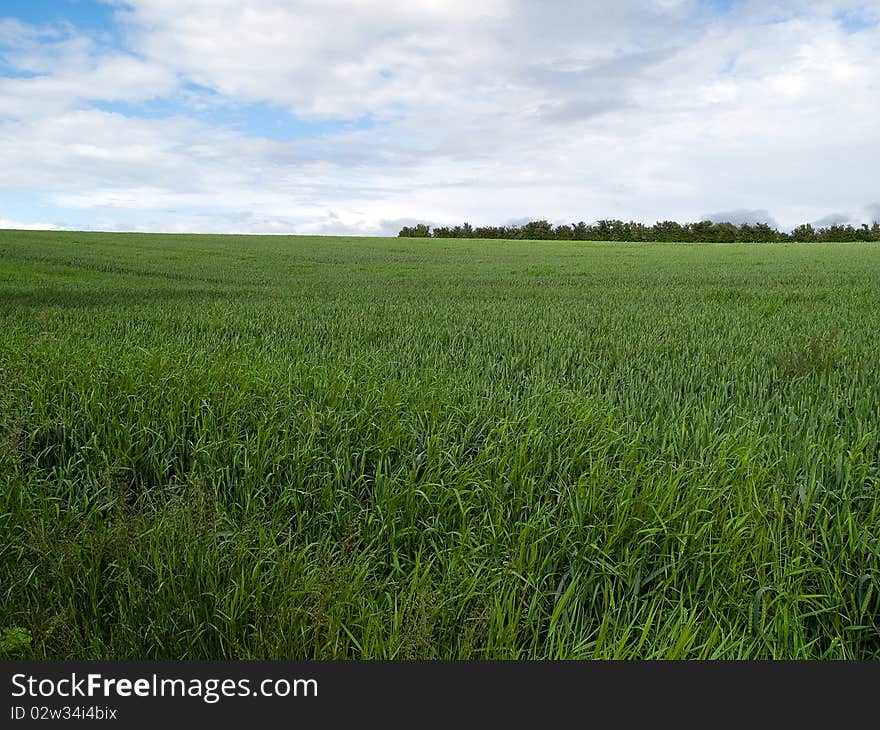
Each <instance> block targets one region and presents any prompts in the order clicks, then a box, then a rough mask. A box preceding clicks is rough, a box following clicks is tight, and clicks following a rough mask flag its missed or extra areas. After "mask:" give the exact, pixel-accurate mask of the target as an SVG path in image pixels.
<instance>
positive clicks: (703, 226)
mask: <svg viewBox="0 0 880 730" xmlns="http://www.w3.org/2000/svg"><path fill="white" fill-rule="evenodd" d="M398 236H400V237H401V238H404V237H406V238H506V239H521V240H555V241H680V242H718V243H736V242H738V241H742V242H750V243H751V242H764V243H773V242H782V241H817V242H835V243H837V242H844V241H880V224H878V223H877V222H876V221H875V222H874V224H873V225H871V226H868V225H867V224H865V223H863V224H862V225H861V226H859V227H853V226H852V225H850V224H846V225H831V226H827V227H818V228H814V227H813V226H812V225H810V224H809V223H804V224H803V225H800V226H798V227H797V228H795V229H793V230H792V231H791V232H790V233H789V232H787V231H780V230H778V229H776V228H773V227H771V226H769V225H767V224H766V223H755V224H750V223H742V224H741V225H738V226H737V225H735V224H733V223H726V222H722V223H714V222H712V221H708V220H707V221H699V222H697V223H676V222H675V221H658V222H657V223H655V224H653V225H646V224H644V223H637V222H635V221H630V222H629V223H625V222H623V221H620V220H600V221H596V222H595V223H594V224H592V225H589V224H587V223H584V222H583V221H581V222H580V223H572V224H571V225H565V224H562V225H553V224H552V223H549V222H548V221H546V220H540V221H531V222H529V223H525V224H523V225H519V226H516V225H511V226H477V227H474V226H472V225H471V224H470V223H465V224H464V225H461V226H435V227H434V228H431V227H430V226H427V225H425V224H424V223H419V224H418V225H415V226H404V227H403V228H401V229H400V233H399V234H398Z"/></svg>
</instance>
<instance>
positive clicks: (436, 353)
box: [0, 231, 880, 659]
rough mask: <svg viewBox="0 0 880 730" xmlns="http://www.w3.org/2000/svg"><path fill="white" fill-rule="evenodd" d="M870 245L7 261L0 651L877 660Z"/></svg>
mask: <svg viewBox="0 0 880 730" xmlns="http://www.w3.org/2000/svg"><path fill="white" fill-rule="evenodd" d="M878 462H880V244H874V243H852V244H818V243H817V244H795V243H791V244H651V243H638V244H624V243H613V244H612V243H590V242H578V241H570V242H566V241H543V242H537V241H531V242H530V241H485V240H484V241H474V240H459V239H450V240H432V239H423V240H417V239H345V238H306V237H238V236H170V235H144V234H86V233H43V232H17V231H5V232H0V536H2V539H0V654H4V653H5V655H6V656H14V657H16V658H30V657H32V658H113V659H123V658H167V659H171V658H180V659H183V658H199V659H202V658H205V659H209V658H217V659H219V658H270V659H280V658H285V659H310V658H487V659H489V658H503V659H506V658H594V657H596V658H612V657H613V658H837V657H841V658H842V657H846V658H880V598H878V595H880V464H878Z"/></svg>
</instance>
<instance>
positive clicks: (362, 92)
mask: <svg viewBox="0 0 880 730" xmlns="http://www.w3.org/2000/svg"><path fill="white" fill-rule="evenodd" d="M113 4H114V5H116V6H117V8H118V11H119V13H118V14H119V17H120V22H121V23H122V24H123V27H124V28H125V38H126V43H127V45H128V50H120V49H118V48H111V47H108V46H106V45H102V43H101V42H100V41H99V40H96V39H94V38H92V37H89V36H84V35H82V34H78V33H76V32H72V31H71V29H69V28H67V29H65V28H61V29H59V28H49V29H34V28H30V27H28V26H25V25H22V24H20V23H11V22H4V23H0V43H2V44H4V45H5V46H6V47H8V48H9V49H11V50H9V51H7V52H6V54H5V55H6V57H7V61H8V62H10V63H12V64H13V65H15V66H16V67H17V68H19V69H20V70H21V71H27V72H29V74H37V75H36V76H34V77H32V78H25V77H22V78H11V79H0V159H3V160H4V162H5V167H6V170H7V172H6V174H5V176H4V177H3V178H2V179H0V190H2V189H5V190H8V191H38V192H40V193H42V194H45V195H49V196H51V199H52V200H53V201H54V202H55V204H56V205H57V206H58V207H59V208H60V209H64V208H68V209H77V210H81V211H82V210H93V211H94V216H95V220H96V221H110V222H111V223H112V225H116V226H122V227H126V226H132V227H142V228H149V229H166V230H171V229H181V228H182V229H187V230H189V229H194V230H218V229H219V230H237V231H241V230H252V231H255V232H256V231H285V232H286V231H289V230H296V231H298V232H322V233H333V232H340V233H353V232H357V231H360V232H365V233H382V232H388V231H390V227H393V226H394V225H397V223H398V222H401V221H403V222H411V221H416V220H425V221H431V222H438V223H455V222H460V221H462V220H465V219H467V220H470V221H471V222H472V223H475V224H481V223H500V222H503V221H506V220H509V219H511V218H519V217H523V216H535V217H546V218H549V219H552V220H579V219H584V220H592V219H595V218H597V217H599V216H603V217H605V216H614V217H621V218H635V219H641V220H646V221H653V220H655V219H656V218H661V217H662V218H678V219H681V220H695V219H698V218H701V217H704V216H705V215H706V213H705V212H706V211H713V210H714V211H727V212H728V213H727V214H729V215H733V214H737V215H742V216H757V215H759V216H760V217H764V216H766V218H767V219H768V220H772V219H775V220H777V221H779V224H780V225H783V226H790V225H794V224H797V223H800V222H803V221H806V220H818V219H820V218H822V217H823V216H826V215H828V211H834V210H861V211H862V216H863V217H867V216H870V215H871V214H872V209H871V208H870V207H868V206H869V204H870V203H871V202H873V201H875V200H876V196H875V194H874V190H875V189H876V186H875V180H874V177H875V171H876V169H877V168H878V163H880V131H878V125H877V124H876V119H877V118H878V112H880V89H878V81H877V79H880V32H878V30H877V28H876V27H871V26H870V25H869V24H868V20H870V18H872V17H877V18H880V14H878V13H877V8H878V6H880V3H876V2H870V3H865V2H821V1H820V2H805V1H804V2H775V3H768V2H743V3H738V4H736V5H735V6H734V9H733V10H731V12H729V13H726V14H723V15H717V14H714V15H713V14H712V13H710V12H709V11H708V10H706V8H705V6H703V5H701V4H700V3H697V2H696V1H695V0H682V1H673V0H668V1H667V0H662V1H661V0H656V1H655V2H651V3H645V2H636V1H635V0H624V1H621V2H617V3H614V4H609V3H580V2H572V1H571V0H548V1H547V2H542V3H534V2H529V1H528V0H491V1H480V0H471V1H470V2H466V1H464V0H461V1H459V0H455V1H446V2H441V1H440V0H413V1H412V2H408V3H398V2H396V1H394V0H370V1H369V2H367V0H332V1H330V0H323V1H321V2H319V1H318V0H311V1H309V2H305V1H303V2H287V1H282V0H253V1H252V2H248V3H240V2H233V1H232V0H193V1H192V2H188V3H185V4H181V3H178V2H174V1H173V0H130V1H128V2H122V1H121V0H117V1H114V2H113ZM842 12H851V13H859V18H860V24H859V25H858V26H857V28H858V29H857V30H856V31H855V32H853V28H852V27H845V26H844V25H843V24H841V22H840V20H839V18H840V13H842ZM872 14H873V15H872ZM866 19H868V20H866ZM192 85H198V87H199V88H204V89H205V90H206V92H205V94H206V96H205V97H204V98H206V99H208V100H209V102H210V103H211V104H214V105H220V106H222V105H224V104H231V105H235V104H246V103H251V102H267V103H269V104H271V105H273V106H275V107H278V108H284V109H287V110H288V111H289V112H290V113H292V114H295V115H297V116H299V117H302V118H306V119H314V120H320V119H357V118H361V117H364V116H369V117H371V118H373V119H374V120H376V122H377V123H376V125H375V126H374V127H373V128H368V129H360V130H343V131H340V132H335V133H332V134H331V133H327V134H326V135H324V136H322V137H319V138H306V139H302V140H297V141H291V142H279V141H273V140H268V139H262V138H259V137H258V136H257V135H255V134H253V133H252V134H250V135H249V133H248V130H247V128H244V129H236V130H233V129H230V128H228V127H224V126H222V125H220V124H219V123H211V122H210V121H207V120H209V119H210V116H209V115H208V116H205V115H203V116H201V117H200V121H199V120H195V119H193V118H188V117H187V114H189V110H188V107H187V106H186V104H184V105H183V106H181V107H180V113H179V114H178V115H176V116H171V117H168V118H164V119H147V118H137V117H131V116H123V115H122V114H118V113H117V114H114V113H110V112H108V111H102V110H100V109H97V108H94V106H93V102H94V101H96V100H98V101H116V102H120V101H121V102H139V101H144V100H148V99H151V98H154V97H165V98H168V99H172V100H175V101H176V103H179V104H182V103H183V102H186V103H192V95H193V94H198V93H199V92H197V91H196V92H194V91H193V90H192ZM2 213H4V211H3V210H0V214H2ZM59 219H60V218H59ZM866 219H867V218H866ZM224 227H225V228H224Z"/></svg>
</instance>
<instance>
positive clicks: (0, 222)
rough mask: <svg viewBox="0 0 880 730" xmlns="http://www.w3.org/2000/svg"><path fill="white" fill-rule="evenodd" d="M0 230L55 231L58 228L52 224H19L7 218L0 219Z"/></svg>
mask: <svg viewBox="0 0 880 730" xmlns="http://www.w3.org/2000/svg"><path fill="white" fill-rule="evenodd" d="M0 228H3V229H7V228H10V229H15V230H19V231H57V230H58V229H59V226H57V225H55V224H54V223H21V222H19V221H11V220H9V219H8V218H0Z"/></svg>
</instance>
